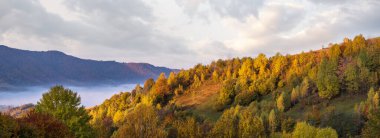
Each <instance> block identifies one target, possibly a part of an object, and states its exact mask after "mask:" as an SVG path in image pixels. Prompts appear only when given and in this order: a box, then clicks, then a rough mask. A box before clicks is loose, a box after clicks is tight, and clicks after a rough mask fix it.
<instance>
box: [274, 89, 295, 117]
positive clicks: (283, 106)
mask: <svg viewBox="0 0 380 138" xmlns="http://www.w3.org/2000/svg"><path fill="white" fill-rule="evenodd" d="M276 103H277V108H278V110H280V111H281V112H285V111H286V110H288V109H289V107H290V106H291V100H290V96H289V94H288V93H287V92H282V93H281V95H280V96H279V97H278V98H277V100H276Z"/></svg>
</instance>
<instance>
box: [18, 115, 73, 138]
mask: <svg viewBox="0 0 380 138" xmlns="http://www.w3.org/2000/svg"><path fill="white" fill-rule="evenodd" d="M18 121H19V122H20V123H21V124H22V125H21V126H22V128H21V131H22V130H23V128H25V127H27V128H26V129H29V130H33V131H34V132H35V133H34V136H33V137H46V138H54V137H57V138H58V137H61V138H63V137H72V134H71V133H70V130H69V128H68V127H67V126H66V125H65V124H64V123H63V122H62V121H60V120H58V119H56V118H54V117H53V116H51V115H49V114H45V113H37V112H34V111H31V112H29V113H27V115H26V116H25V117H22V118H20V119H18ZM29 136H30V135H29Z"/></svg>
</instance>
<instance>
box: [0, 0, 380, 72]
mask: <svg viewBox="0 0 380 138" xmlns="http://www.w3.org/2000/svg"><path fill="white" fill-rule="evenodd" d="M379 7H380V1H379V0H0V45H7V46H9V47H13V48H19V49H25V50H36V51H46V50H59V51H62V52H65V53H66V54H68V55H73V56H76V57H80V58H85V59H95V60H114V61H118V62H145V63H151V64H153V65H157V66H166V67H170V68H178V69H180V68H185V69H186V68H189V67H192V66H194V65H195V64H197V63H203V64H208V63H210V62H211V61H213V60H217V59H228V58H233V57H244V56H250V57H255V56H257V55H258V54H259V53H264V54H266V55H267V56H271V55H274V54H275V53H277V52H280V53H282V54H293V53H299V52H302V51H310V50H316V49H320V48H322V46H327V45H328V44H329V43H337V42H341V41H342V40H343V38H345V37H348V38H353V37H354V36H355V35H358V34H363V36H365V37H367V38H369V37H378V36H380V14H379V13H380V8H379Z"/></svg>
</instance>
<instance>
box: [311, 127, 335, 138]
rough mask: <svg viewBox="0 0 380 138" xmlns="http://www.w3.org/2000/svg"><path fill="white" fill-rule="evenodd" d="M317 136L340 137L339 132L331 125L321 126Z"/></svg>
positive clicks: (324, 137) (319, 137)
mask: <svg viewBox="0 0 380 138" xmlns="http://www.w3.org/2000/svg"><path fill="white" fill-rule="evenodd" d="M315 138H338V133H336V131H335V130H334V129H332V128H330V127H328V128H319V129H318V130H317V135H316V136H315Z"/></svg>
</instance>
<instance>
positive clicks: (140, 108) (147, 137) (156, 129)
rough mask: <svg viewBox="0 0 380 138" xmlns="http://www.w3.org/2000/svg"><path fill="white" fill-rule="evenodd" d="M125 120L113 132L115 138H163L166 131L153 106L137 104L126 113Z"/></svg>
mask: <svg viewBox="0 0 380 138" xmlns="http://www.w3.org/2000/svg"><path fill="white" fill-rule="evenodd" d="M125 120H126V122H125V123H123V125H122V126H121V127H120V128H119V129H118V130H117V131H116V132H115V133H114V135H113V137H115V138H125V137H127V138H152V137H155V138H165V137H166V135H167V133H166V132H165V131H164V126H163V125H162V123H160V119H159V116H158V114H157V112H156V110H155V109H154V107H152V106H149V105H144V104H139V105H137V106H136V107H135V108H134V109H133V110H132V111H131V112H130V113H128V114H127V115H126V119H125Z"/></svg>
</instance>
